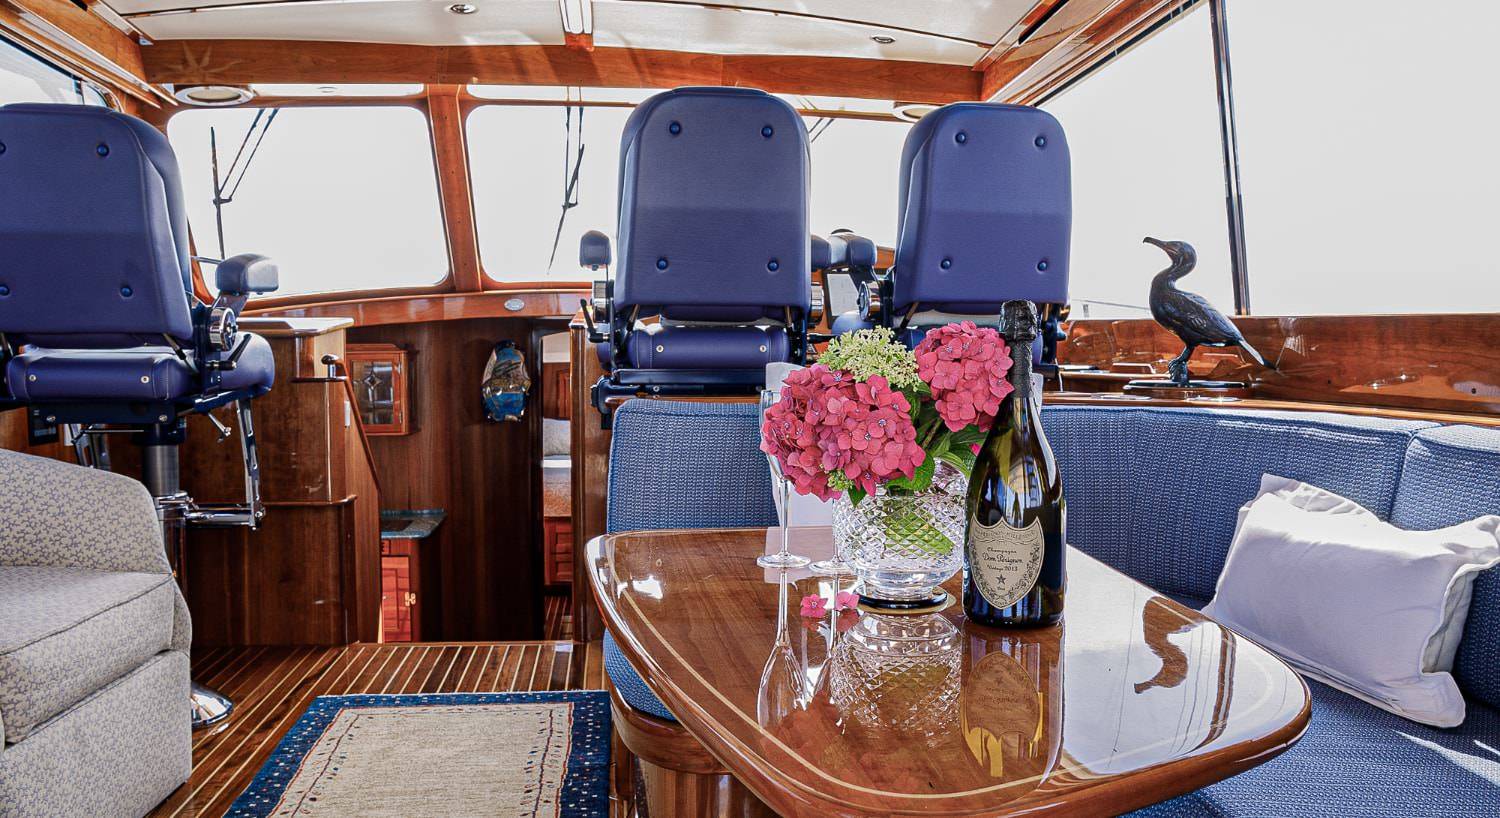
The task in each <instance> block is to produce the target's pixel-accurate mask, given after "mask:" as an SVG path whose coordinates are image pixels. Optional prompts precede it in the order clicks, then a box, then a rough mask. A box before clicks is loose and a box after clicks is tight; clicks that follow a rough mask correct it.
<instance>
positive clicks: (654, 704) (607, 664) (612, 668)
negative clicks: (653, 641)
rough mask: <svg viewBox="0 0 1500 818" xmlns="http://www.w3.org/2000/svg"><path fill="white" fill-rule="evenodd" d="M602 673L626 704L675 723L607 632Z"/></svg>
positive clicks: (674, 717)
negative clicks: (607, 677) (606, 676)
mask: <svg viewBox="0 0 1500 818" xmlns="http://www.w3.org/2000/svg"><path fill="white" fill-rule="evenodd" d="M604 672H605V674H606V675H608V676H609V682H610V684H612V685H614V686H615V689H616V690H618V691H620V698H622V699H624V700H625V703H626V704H628V705H630V706H631V707H634V708H635V709H636V710H639V711H641V712H642V713H647V714H649V715H652V716H655V717H657V718H659V719H666V720H667V721H677V717H676V716H673V715H672V711H670V710H668V709H667V706H666V705H664V704H662V703H661V699H658V698H656V694H655V693H652V692H651V688H650V687H648V686H647V685H646V681H645V680H644V679H642V678H641V674H639V673H636V672H635V667H634V666H633V665H631V664H630V660H629V659H626V658H625V654H623V653H621V652H620V646H619V645H618V644H616V643H615V637H614V635H613V634H611V633H610V632H609V631H605V632H604Z"/></svg>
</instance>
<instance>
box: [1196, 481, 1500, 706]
mask: <svg viewBox="0 0 1500 818" xmlns="http://www.w3.org/2000/svg"><path fill="white" fill-rule="evenodd" d="M1496 564H1500V516H1497V515H1488V516H1485V517H1480V518H1478V519H1475V520H1470V521H1469V522H1466V523H1461V524H1459V525H1455V526H1449V527H1448V528H1440V529H1437V530H1435V531H1406V530H1403V529H1400V528H1397V527H1395V526H1393V525H1391V524H1389V523H1387V522H1384V521H1382V520H1381V519H1380V518H1379V517H1377V516H1376V515H1375V514H1374V513H1372V512H1371V511H1369V510H1368V509H1366V508H1364V507H1362V506H1360V505H1359V504H1358V503H1356V502H1354V501H1352V500H1349V499H1347V498H1345V497H1340V496H1339V495H1337V494H1334V493H1332V492H1329V491H1324V490H1323V489H1320V488H1318V487H1317V486H1312V485H1308V484H1306V483H1301V482H1298V481H1296V480H1291V479H1288V478H1285V477H1277V476H1275V475H1270V474H1267V475H1265V476H1263V477H1262V478H1261V481H1260V494H1259V495H1257V496H1256V498H1255V499H1254V500H1252V501H1251V502H1249V503H1247V504H1246V505H1245V506H1244V507H1243V508H1241V509H1240V515H1239V526H1238V528H1237V529H1236V530H1235V535H1234V541H1233V542H1232V543H1231V544H1230V546H1229V556H1228V558H1227V559H1226V560H1225V562H1224V571H1223V573H1222V574H1220V575H1219V586H1218V590H1217V592H1216V593H1215V595H1214V598H1213V601H1212V602H1209V603H1208V606H1207V607H1205V608H1204V609H1203V612H1204V613H1205V614H1208V615H1209V616H1211V617H1213V618H1214V619H1216V620H1218V621H1219V622H1221V623H1223V624H1224V625H1226V626H1228V627H1230V628H1232V629H1234V630H1236V631H1238V632H1240V633H1242V634H1244V635H1246V636H1248V637H1250V638H1252V639H1254V640H1255V641H1256V642H1259V643H1260V644H1262V645H1264V646H1266V647H1267V648H1269V649H1271V650H1273V651H1275V652H1276V653H1277V654H1279V655H1280V656H1281V657H1282V658H1283V659H1285V660H1286V661H1287V662H1289V663H1290V664H1292V665H1294V666H1295V667H1296V668H1297V669H1298V670H1300V671H1302V673H1303V674H1305V675H1306V676H1308V677H1309V678H1313V679H1316V680H1318V681H1320V682H1323V683H1324V684H1327V685H1330V686H1332V687H1336V688H1338V689H1339V690H1342V691H1344V692H1346V693H1348V694H1350V695H1352V696H1357V697H1359V698H1361V699H1363V700H1365V701H1367V702H1369V703H1371V704H1373V705H1375V706H1377V707H1381V708H1384V709H1386V710H1389V711H1391V712H1392V713H1395V714H1397V715H1399V716H1404V717H1406V718H1408V719H1411V720H1412V721H1418V722H1422V723H1424V724H1431V725H1433V726H1436V727H1456V726H1457V725H1459V724H1461V723H1462V722H1463V720H1464V698H1463V694H1462V693H1461V692H1460V691H1459V689H1458V684H1457V683H1456V682H1454V681H1453V676H1452V675H1451V674H1450V673H1449V672H1448V671H1449V670H1451V669H1452V667H1453V656H1454V654H1455V653H1456V652H1457V650H1458V642H1459V639H1460V638H1462V636H1463V631H1464V622H1465V621H1466V620H1467V619H1468V616H1469V599H1470V595H1471V593H1472V590H1473V584H1474V577H1475V575H1476V574H1478V573H1479V572H1480V571H1483V570H1484V569H1486V568H1489V567H1491V566H1494V565H1496Z"/></svg>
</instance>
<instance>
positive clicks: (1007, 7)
mask: <svg viewBox="0 0 1500 818" xmlns="http://www.w3.org/2000/svg"><path fill="white" fill-rule="evenodd" d="M109 2H110V4H111V5H112V6H113V7H114V8H115V9H116V10H117V11H119V12H121V13H123V14H131V15H135V16H132V17H131V22H132V23H133V24H135V25H136V26H138V27H139V28H140V29H141V31H143V32H144V33H145V34H146V35H147V36H149V37H151V38H153V39H217V38H226V39H286V40H339V41H345V42H369V43H411V44H416V45H526V44H544V45H559V44H562V42H563V37H562V30H561V23H560V19H559V13H558V7H557V3H556V0H505V2H497V1H496V0H476V1H475V2H474V5H475V6H476V7H477V11H476V12H475V13H473V14H468V15H458V14H453V13H451V12H449V11H448V6H449V3H448V2H447V0H310V1H309V0H299V1H296V2H282V3H272V4H258V5H241V6H236V7H225V6H226V4H229V3H234V2H243V0H109ZM185 2H193V3H194V4H195V5H198V6H200V10H197V11H190V12H184V11H165V10H167V9H180V8H182V4H183V3H185ZM1030 4H1031V0H970V1H969V2H959V0H933V2H930V3H909V2H897V0H827V1H826V2H806V1H804V2H796V1H795V0H763V2H761V3H759V4H758V5H759V6H760V7H761V8H763V9H773V10H772V11H765V10H750V9H744V8H724V7H714V6H700V5H694V4H687V3H677V2H660V1H657V2H640V1H639V0H596V2H595V4H594V42H595V44H596V45H600V46H625V47H633V48H659V49H668V50H678V51H702V52H711V53H723V54H808V55H823V56H843V57H866V58H880V59H891V60H916V61H925V62H942V63H951V64H958V65H970V64H973V63H974V62H975V61H976V60H978V59H979V57H980V56H981V55H983V53H984V50H985V49H984V47H983V46H981V45H977V44H975V43H973V42H969V41H967V40H964V39H953V38H952V37H947V36H937V35H933V34H926V33H920V32H915V31H906V30H896V29H893V28H891V27H892V26H897V27H910V28H922V29H923V30H924V31H925V30H929V29H933V28H934V27H956V28H957V29H962V31H963V34H964V35H965V36H972V37H973V39H975V40H981V41H985V42H988V41H990V40H992V39H993V38H994V37H998V36H999V34H1000V33H1003V32H1004V30H1005V29H1006V28H1008V27H1009V26H1010V22H1008V21H1006V19H1005V18H1006V17H1007V16H1010V17H1014V16H1017V15H1019V14H1021V13H1024V11H1025V9H1027V8H1030ZM216 5H217V6H219V7H213V6H216ZM775 9H780V10H782V11H798V12H804V13H814V14H818V15H826V16H827V17H829V18H842V17H845V16H849V17H851V18H854V17H861V16H863V17H867V18H869V19H871V20H876V21H878V22H874V23H864V22H842V21H840V20H837V19H822V18H820V17H810V16H803V15H799V14H787V13H777V12H776V11H774V10H775ZM1017 9H1019V11H1017ZM924 10H926V11H930V12H931V13H930V14H929V13H926V11H924ZM991 26H993V29H992V31H993V33H991V34H984V35H983V36H980V35H981V34H982V32H983V31H985V30H989V29H990V28H991ZM874 37H882V38H887V37H889V38H892V39H893V40H894V42H891V43H877V42H875V41H874V40H873V39H872V38H874Z"/></svg>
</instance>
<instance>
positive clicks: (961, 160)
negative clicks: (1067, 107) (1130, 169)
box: [891, 102, 1073, 315]
mask: <svg viewBox="0 0 1500 818" xmlns="http://www.w3.org/2000/svg"><path fill="white" fill-rule="evenodd" d="M1071 179H1072V177H1071V170H1070V164H1069V158H1068V143H1067V140H1066V139H1065V138H1064V136H1063V130H1062V126H1061V125H1059V124H1058V122H1057V120H1056V119H1054V118H1053V117H1052V115H1051V114H1048V113H1047V112H1046V111H1042V110H1040V109H1037V108H1032V107H1029V106H1024V105H1001V104H995V103H983V102H958V103H954V104H951V105H945V106H943V107H942V108H939V109H937V110H936V111H933V112H932V113H930V114H928V115H926V116H924V117H922V119H921V121H919V122H918V123H917V124H916V125H915V126H914V127H913V128H912V129H911V132H910V133H909V134H908V135H907V137H906V144H905V147H904V148H903V149H902V151H901V177H900V192H899V200H898V205H897V208H898V209H897V225H898V228H897V229H898V235H897V238H896V263H895V267H894V269H893V270H892V273H891V276H892V295H893V298H892V300H893V304H892V307H893V311H894V313H895V314H896V315H903V314H905V313H906V312H907V311H909V310H910V309H911V308H912V306H913V305H916V306H917V307H918V309H919V310H920V311H922V312H928V311H937V312H945V313H958V314H965V315H979V314H986V315H998V313H999V311H1000V306H1001V304H1002V303H1003V302H1005V301H1007V300H1010V299H1026V300H1029V301H1034V302H1037V303H1039V304H1063V303H1066V301H1067V299H1068V238H1069V234H1070V232H1071V229H1072V221H1073V217H1072V214H1073V207H1072V190H1071V186H1072V185H1071Z"/></svg>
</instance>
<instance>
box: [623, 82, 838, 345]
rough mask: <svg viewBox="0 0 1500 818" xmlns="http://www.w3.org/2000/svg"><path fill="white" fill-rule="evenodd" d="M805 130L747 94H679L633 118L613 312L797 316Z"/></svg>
mask: <svg viewBox="0 0 1500 818" xmlns="http://www.w3.org/2000/svg"><path fill="white" fill-rule="evenodd" d="M808 162H809V159H808V142H807V128H806V127H805V126H804V125H803V123H802V118H801V117H800V116H798V115H797V112H796V111H795V110H794V109H793V108H792V107H791V106H790V105H788V104H787V103H786V102H785V101H783V100H781V99H779V98H777V97H773V96H771V95H769V94H766V93H765V92H762V91H757V90H753V89H746V88H679V89H677V90H675V91H668V92H665V93H661V94H657V95H656V96H654V97H651V98H650V99H648V100H646V101H645V102H643V103H641V104H640V105H639V106H637V107H636V109H635V112H634V113H632V114H631V115H630V118H629V119H628V120H626V123H625V129H624V133H623V134H622V136H621V142H620V194H619V196H620V198H619V213H620V222H619V229H618V232H617V234H616V235H617V236H618V245H619V247H618V250H619V253H618V263H617V266H616V271H615V276H616V281H615V300H616V303H617V305H618V306H620V307H624V308H629V307H632V306H640V307H642V308H643V311H642V314H643V315H651V314H654V313H655V312H656V311H657V310H658V308H661V307H672V306H675V307H677V309H676V310H673V311H671V315H672V316H673V317H674V318H678V319H682V320H703V321H744V320H754V319H758V318H761V317H777V318H779V317H783V316H784V314H785V310H786V308H788V307H790V308H792V310H793V313H794V316H798V315H801V314H803V313H805V311H806V310H807V307H808V300H809V298H810V291H811V280H812V278H811V275H812V274H811V268H810V266H809V264H810V259H811V241H812V238H811V235H810V234H809V232H808V212H807V211H808V190H809V182H808V180H809V173H810V172H809V164H808Z"/></svg>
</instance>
